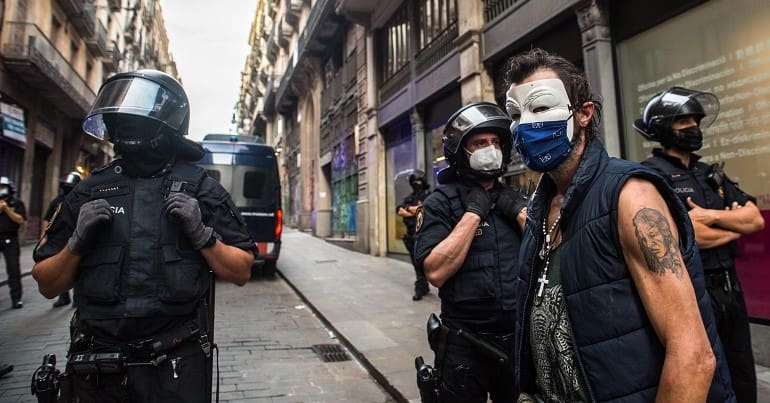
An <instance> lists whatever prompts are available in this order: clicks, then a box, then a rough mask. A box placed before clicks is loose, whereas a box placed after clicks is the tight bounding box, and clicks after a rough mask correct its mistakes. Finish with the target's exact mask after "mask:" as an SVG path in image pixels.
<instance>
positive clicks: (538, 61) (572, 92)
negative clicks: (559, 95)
mask: <svg viewBox="0 0 770 403" xmlns="http://www.w3.org/2000/svg"><path fill="white" fill-rule="evenodd" d="M538 70H553V71H554V72H555V73H556V75H558V76H559V78H560V79H561V81H562V82H563V83H564V88H566V89H567V96H569V101H570V103H571V104H572V105H573V106H575V107H577V108H579V107H581V105H583V103H584V102H592V103H593V104H594V115H593V117H592V118H591V122H589V123H588V127H586V142H589V141H590V140H593V139H594V138H595V137H596V136H597V135H598V128H599V122H600V121H601V112H602V104H601V102H599V96H598V95H596V94H594V93H593V91H592V90H591V85H590V84H589V83H588V79H586V76H585V74H584V73H583V72H582V71H581V70H580V69H578V68H577V67H576V66H575V65H574V64H572V63H571V62H570V61H569V60H567V59H565V58H563V57H561V56H558V55H554V54H550V53H548V52H547V51H545V50H543V49H540V48H534V49H532V50H530V51H529V52H526V53H521V54H518V55H515V56H512V57H511V58H510V59H508V61H507V62H506V64H505V69H504V71H505V72H504V76H503V92H505V91H508V89H509V88H510V87H511V85H512V84H518V83H520V82H522V81H523V80H524V79H525V78H527V77H529V76H531V75H532V74H534V73H535V72H536V71H538ZM502 98H503V99H505V95H504V94H503V97H502Z"/></svg>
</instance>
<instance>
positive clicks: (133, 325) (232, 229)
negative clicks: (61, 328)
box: [34, 161, 254, 402]
mask: <svg viewBox="0 0 770 403" xmlns="http://www.w3.org/2000/svg"><path fill="white" fill-rule="evenodd" d="M173 192H184V193H187V194H188V195H190V196H192V197H194V198H195V199H197V200H198V203H199V206H200V211H201V217H202V221H203V223H204V224H205V225H206V226H210V227H212V228H213V229H214V231H215V234H217V237H218V238H220V240H221V241H222V242H223V243H225V244H227V245H232V246H235V247H238V248H240V249H243V250H249V251H251V252H252V253H253V252H254V242H253V240H252V239H251V236H250V235H249V233H248V232H247V230H246V227H245V225H244V222H243V220H242V218H241V217H240V214H239V213H238V210H237V209H236V207H235V205H234V203H233V201H232V199H231V197H230V195H229V194H228V193H227V192H226V191H225V189H224V188H223V187H222V186H221V185H220V184H219V183H218V182H217V181H216V180H214V179H212V178H211V177H209V176H208V175H206V173H205V171H204V170H203V169H202V168H199V167H197V166H195V165H193V164H191V163H189V162H185V161H178V162H176V163H175V164H174V165H173V167H172V168H171V169H170V171H166V172H165V173H163V174H162V175H160V176H157V177H150V178H134V177H129V176H127V175H125V174H123V173H122V169H121V164H120V162H119V161H117V162H113V163H110V164H108V165H106V166H105V167H103V168H101V169H99V170H96V171H94V172H93V173H92V175H91V176H90V177H89V178H88V179H85V180H83V181H82V182H81V183H80V184H79V185H78V186H77V187H76V188H75V189H74V190H73V191H72V192H71V193H70V195H69V197H67V198H66V199H65V201H64V202H63V203H62V205H61V209H60V210H59V212H58V214H57V215H56V216H55V217H53V218H52V223H51V225H50V226H49V228H48V230H47V231H46V236H45V238H44V240H43V241H42V242H41V244H40V245H38V248H37V249H36V250H35V253H34V258H35V261H38V262H39V261H41V260H43V259H46V258H49V257H51V256H53V255H55V254H57V253H58V252H59V251H60V250H61V249H62V248H64V247H66V245H67V240H68V239H69V238H70V236H71V235H72V233H73V231H74V230H75V227H76V222H77V218H78V212H79V211H80V207H81V206H82V205H83V204H84V203H86V202H88V201H91V200H95V199H105V200H106V201H107V202H108V203H109V205H110V209H111V210H112V222H111V223H110V224H109V225H106V226H104V228H102V229H100V232H99V233H98V234H97V236H95V237H94V238H95V243H94V244H93V245H92V248H91V249H90V250H89V252H88V253H87V254H85V255H84V256H83V257H82V260H81V261H80V266H79V269H78V277H77V279H76V281H75V287H74V288H75V297H74V305H75V307H76V308H77V312H76V318H75V319H76V320H74V321H73V323H74V328H73V329H72V330H73V333H72V335H73V340H72V344H71V346H70V351H69V354H68V357H69V363H68V365H67V369H68V372H69V373H71V375H72V376H73V386H74V389H75V390H76V392H77V394H78V395H79V396H80V397H81V399H82V400H85V401H107V400H115V401H121V400H122V399H129V400H130V401H164V402H165V401H180V402H181V401H184V402H194V401H209V397H210V396H207V395H206V390H207V388H208V385H209V384H210V382H209V379H206V376H210V375H211V374H210V373H208V374H207V371H208V369H207V368H206V357H205V355H204V353H205V354H206V355H207V354H208V353H209V350H208V349H209V348H210V345H209V342H210V340H208V339H207V337H208V334H207V333H208V332H209V331H210V329H213V326H212V324H211V323H206V322H207V321H209V320H210V319H211V318H213V315H211V312H203V311H204V309H203V308H204V307H205V305H206V304H205V300H206V297H207V296H208V293H209V292H210V290H209V287H210V284H211V276H212V274H211V272H210V271H209V268H208V266H207V263H206V261H205V259H204V258H203V256H202V255H201V253H200V251H198V250H194V249H193V248H192V247H191V245H190V242H189V240H188V239H187V237H186V236H185V234H184V233H183V232H182V230H181V227H180V226H179V225H178V224H177V223H176V222H174V220H170V219H169V217H168V216H167V215H166V213H165V211H164V208H163V201H164V199H165V197H167V196H168V195H169V194H171V193H173ZM210 309H213V307H210ZM116 353H119V354H122V355H123V357H125V362H127V363H129V366H127V367H125V368H122V369H120V370H119V371H114V370H110V369H109V368H107V369H105V370H102V369H101V368H100V372H99V373H94V372H93V371H88V368H78V367H76V365H75V364H76V362H77V359H83V360H85V359H84V358H83V357H87V356H86V354H116ZM103 357H109V356H103ZM73 360H74V361H73ZM150 383H151V384H154V385H155V386H154V387H153V388H147V387H145V385H147V384H150ZM135 385H136V386H140V387H134V386H135ZM148 390H153V391H152V392H150V393H151V394H152V395H151V396H138V395H137V394H138V393H142V392H140V391H148Z"/></svg>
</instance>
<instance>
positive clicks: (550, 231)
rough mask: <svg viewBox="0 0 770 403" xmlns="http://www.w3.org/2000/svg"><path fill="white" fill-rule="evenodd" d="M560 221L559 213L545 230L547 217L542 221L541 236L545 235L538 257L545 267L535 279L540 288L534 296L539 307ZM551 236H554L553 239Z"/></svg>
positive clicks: (546, 283)
mask: <svg viewBox="0 0 770 403" xmlns="http://www.w3.org/2000/svg"><path fill="white" fill-rule="evenodd" d="M560 220H561V213H559V216H558V217H556V220H554V222H553V224H551V228H546V227H547V225H548V215H546V216H545V218H544V219H543V235H545V242H544V243H543V247H542V248H541V249H540V252H539V253H538V256H540V260H544V261H545V265H544V266H543V275H542V276H541V277H539V278H538V279H537V282H538V283H540V287H539V288H538V290H537V295H536V296H535V305H540V303H541V302H542V301H543V292H544V291H545V286H546V285H548V283H549V281H548V266H549V264H550V263H551V249H552V248H553V242H555V241H556V234H558V232H559V231H556V229H557V227H558V225H559V221H560ZM554 231H556V233H554ZM551 235H554V236H553V238H552V237H551Z"/></svg>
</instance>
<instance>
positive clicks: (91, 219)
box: [67, 199, 112, 256]
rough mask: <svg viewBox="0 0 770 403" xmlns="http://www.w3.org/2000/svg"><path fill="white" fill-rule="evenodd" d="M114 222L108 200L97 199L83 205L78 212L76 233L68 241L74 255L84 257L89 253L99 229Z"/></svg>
mask: <svg viewBox="0 0 770 403" xmlns="http://www.w3.org/2000/svg"><path fill="white" fill-rule="evenodd" d="M111 222H112V210H110V204H109V203H107V200H104V199H96V200H91V201H90V202H87V203H83V205H82V206H80V211H79V212H78V221H77V223H76V224H75V232H73V233H72V236H71V237H70V239H69V240H68V241H67V247H68V248H69V249H70V250H71V251H72V253H74V254H76V255H78V256H83V255H85V254H86V253H87V252H88V249H89V246H90V244H91V241H92V238H93V235H94V233H95V232H96V231H97V230H98V229H99V227H101V226H103V225H105V224H109V223H111Z"/></svg>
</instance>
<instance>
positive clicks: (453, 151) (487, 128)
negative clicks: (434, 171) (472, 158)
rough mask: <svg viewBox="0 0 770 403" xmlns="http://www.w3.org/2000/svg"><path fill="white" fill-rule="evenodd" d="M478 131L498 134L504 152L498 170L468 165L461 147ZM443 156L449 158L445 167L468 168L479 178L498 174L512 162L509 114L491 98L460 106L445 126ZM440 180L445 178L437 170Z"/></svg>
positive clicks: (464, 170) (494, 176)
mask: <svg viewBox="0 0 770 403" xmlns="http://www.w3.org/2000/svg"><path fill="white" fill-rule="evenodd" d="M477 133H493V134H497V135H498V137H499V138H500V148H501V151H502V153H503V164H502V166H501V168H500V169H499V170H496V171H494V172H490V171H483V172H481V171H476V170H473V169H471V168H470V165H469V164H468V157H467V156H466V155H465V152H464V150H462V148H463V147H465V140H466V139H467V138H468V137H469V136H471V135H473V134H477ZM442 140H443V143H444V157H445V158H446V159H447V161H448V162H449V168H448V170H459V171H460V172H468V173H471V174H473V175H475V176H478V177H482V178H497V177H499V176H500V175H502V174H503V172H504V171H505V169H506V167H507V166H508V164H509V163H510V162H511V151H512V149H513V134H512V133H511V118H510V117H508V115H507V114H506V113H505V111H503V110H502V109H501V108H500V107H499V106H497V105H495V104H493V103H491V102H476V103H472V104H469V105H466V106H464V107H462V108H460V109H459V110H458V111H457V112H455V113H454V114H452V116H450V117H449V120H448V121H447V123H446V126H445V127H444V137H443V138H442ZM439 175H440V176H439V179H440V182H442V183H443V182H445V180H444V179H442V177H445V176H446V175H447V174H446V173H444V174H439Z"/></svg>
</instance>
